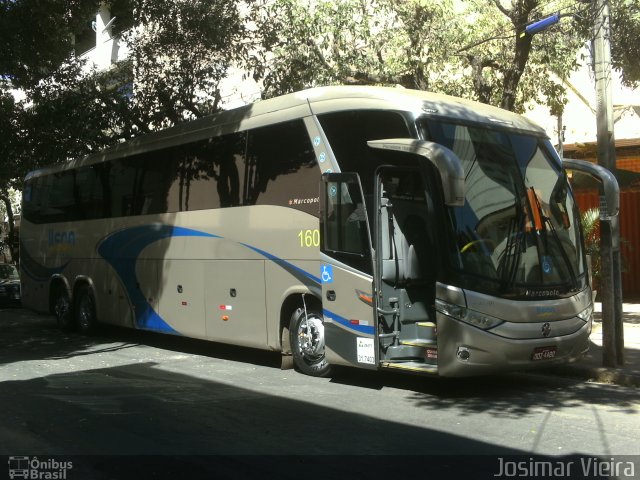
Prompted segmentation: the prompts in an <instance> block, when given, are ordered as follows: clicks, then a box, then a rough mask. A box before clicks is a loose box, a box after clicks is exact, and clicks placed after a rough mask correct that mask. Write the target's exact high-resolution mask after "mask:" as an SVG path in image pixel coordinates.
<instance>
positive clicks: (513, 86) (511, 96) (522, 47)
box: [500, 0, 538, 111]
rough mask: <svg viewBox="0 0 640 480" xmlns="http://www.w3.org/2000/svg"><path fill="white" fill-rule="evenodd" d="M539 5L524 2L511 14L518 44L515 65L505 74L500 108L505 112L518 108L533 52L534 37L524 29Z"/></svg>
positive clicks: (530, 1) (531, 0) (514, 59)
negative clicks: (523, 76)
mask: <svg viewBox="0 0 640 480" xmlns="http://www.w3.org/2000/svg"><path fill="white" fill-rule="evenodd" d="M537 5H538V2H537V1H533V0H528V1H524V2H523V3H522V4H520V5H519V6H518V8H517V9H514V10H512V11H511V12H510V15H509V17H510V18H511V22H512V23H513V25H514V26H515V27H516V44H515V56H514V58H513V65H512V66H511V68H507V69H506V70H505V74H504V81H503V90H502V101H501V102H500V107H502V108H504V109H505V110H510V111H514V109H515V106H516V93H517V91H518V84H519V83H520V78H522V74H523V73H524V69H525V67H526V66H527V61H528V60H529V53H530V52H531V41H532V39H533V38H532V36H531V35H528V34H526V33H524V28H525V26H526V24H527V22H528V20H529V14H530V13H531V11H532V10H533V9H534V8H536V7H537Z"/></svg>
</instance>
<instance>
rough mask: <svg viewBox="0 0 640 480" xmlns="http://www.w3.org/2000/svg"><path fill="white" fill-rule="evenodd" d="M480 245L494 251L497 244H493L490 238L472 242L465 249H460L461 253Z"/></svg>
mask: <svg viewBox="0 0 640 480" xmlns="http://www.w3.org/2000/svg"><path fill="white" fill-rule="evenodd" d="M480 245H486V246H487V247H489V248H490V249H494V248H495V246H496V244H495V243H494V242H493V240H491V239H489V238H480V239H478V240H472V241H471V242H469V243H467V244H466V245H465V246H464V247H462V248H461V249H460V253H464V252H466V251H467V250H469V249H471V248H476V247H478V246H480Z"/></svg>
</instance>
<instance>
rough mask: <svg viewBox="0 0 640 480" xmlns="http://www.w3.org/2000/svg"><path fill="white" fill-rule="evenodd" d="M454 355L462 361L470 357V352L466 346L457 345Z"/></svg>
mask: <svg viewBox="0 0 640 480" xmlns="http://www.w3.org/2000/svg"><path fill="white" fill-rule="evenodd" d="M456 356H457V357H458V358H459V359H460V360H462V361H463V362H466V361H467V360H469V357H471V352H470V351H469V349H468V348H467V347H458V351H457V352H456Z"/></svg>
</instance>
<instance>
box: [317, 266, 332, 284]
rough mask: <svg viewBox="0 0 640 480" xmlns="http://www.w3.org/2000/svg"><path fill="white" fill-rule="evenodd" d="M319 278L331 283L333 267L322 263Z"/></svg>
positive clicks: (323, 281)
mask: <svg viewBox="0 0 640 480" xmlns="http://www.w3.org/2000/svg"><path fill="white" fill-rule="evenodd" d="M320 278H321V279H322V283H333V267H332V266H331V265H322V271H321V272H320Z"/></svg>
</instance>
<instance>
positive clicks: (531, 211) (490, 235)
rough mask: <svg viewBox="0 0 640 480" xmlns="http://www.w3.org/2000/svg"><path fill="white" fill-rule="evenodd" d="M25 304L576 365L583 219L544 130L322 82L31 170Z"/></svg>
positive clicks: (476, 367)
mask: <svg viewBox="0 0 640 480" xmlns="http://www.w3.org/2000/svg"><path fill="white" fill-rule="evenodd" d="M22 212H23V219H22V230H21V246H20V254H21V261H20V267H21V270H22V282H23V299H22V301H23V304H24V305H25V306H27V307H29V308H32V309H34V310H37V311H42V312H47V311H48V312H52V313H54V314H55V315H56V317H57V320H58V323H59V325H60V326H61V327H62V328H64V329H77V330H79V331H80V332H83V333H87V334H88V333H91V332H93V331H94V330H95V328H96V326H97V325H98V324H99V323H108V324H115V325H120V326H126V327H132V328H138V329H144V330H153V331H157V332H163V333H170V334H175V335H184V336H188V337H195V338H200V339H208V340H212V341H215V342H223V343H229V344H236V345H243V346H249V347H255V348H261V349H268V350H275V351H279V352H281V353H282V356H283V364H285V363H293V364H294V365H295V367H296V368H297V369H298V370H300V371H302V372H304V373H306V374H310V375H318V376H323V375H328V374H329V372H330V369H331V367H332V366H334V365H346V366H355V367H361V368H366V369H398V370H405V371H412V372H418V373H427V374H438V375H443V376H470V375H478V374H487V373H493V372H500V371H505V370H513V369H524V368H529V367H536V366H548V365H549V364H552V363H554V362H564V361H571V360H574V359H576V358H579V357H580V355H581V354H583V353H584V352H585V350H586V349H587V346H588V336H589V334H590V331H591V322H592V310H593V309H592V297H591V289H590V286H589V280H588V274H587V268H586V261H585V252H584V248H583V240H582V234H581V229H580V221H579V213H578V210H577V207H576V203H575V200H574V197H573V195H572V192H571V189H570V187H569V184H568V182H567V177H566V175H565V171H564V170H563V166H562V162H561V160H560V158H559V157H558V156H557V154H556V152H555V151H554V149H553V147H552V145H551V143H550V141H549V139H548V138H547V136H546V135H545V133H544V131H543V130H542V129H541V128H540V127H538V126H536V125H534V124H532V123H531V122H530V121H528V120H527V119H525V118H523V117H521V116H519V115H516V114H513V113H511V112H507V111H504V110H501V109H498V108H494V107H490V106H487V105H483V104H479V103H474V102H470V101H466V100H462V99H458V98H452V97H447V96H443V95H435V94H430V93H425V92H418V91H411V90H404V89H394V88H382V87H323V88H314V89H310V90H305V91H301V92H298V93H293V94H289V95H285V96H282V97H278V98H273V99H269V100H264V101H260V102H257V103H255V104H252V105H249V106H246V107H242V108H239V109H235V110H229V111H224V112H221V113H218V114H215V115H213V116H210V117H207V118H202V119H199V120H196V121H192V122H188V123H184V124H181V125H178V126H176V127H173V128H170V129H167V130H164V131H161V132H157V133H153V134H150V135H147V136H143V137H140V138H136V139H134V140H132V141H130V142H127V143H123V144H120V145H117V146H116V147H114V148H112V149H110V150H107V151H104V152H101V153H95V154H92V155H89V156H87V157H85V158H83V159H80V160H75V161H70V162H67V163H64V164H59V165H53V166H51V167H49V168H44V169H40V170H37V171H34V172H31V173H30V174H29V175H28V176H27V177H26V179H25V184H24V190H23V209H22Z"/></svg>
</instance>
